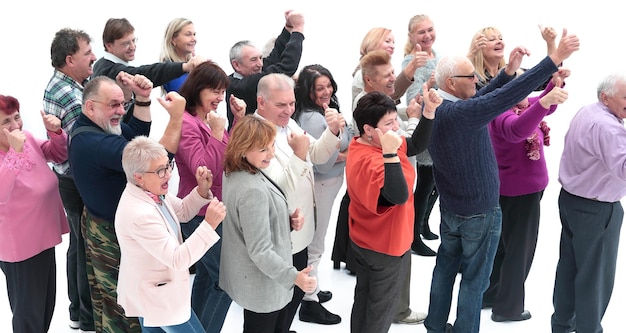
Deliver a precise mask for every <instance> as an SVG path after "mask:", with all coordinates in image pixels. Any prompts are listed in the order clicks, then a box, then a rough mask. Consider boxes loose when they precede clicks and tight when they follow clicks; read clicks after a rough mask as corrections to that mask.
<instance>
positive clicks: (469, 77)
mask: <svg viewBox="0 0 626 333" xmlns="http://www.w3.org/2000/svg"><path fill="white" fill-rule="evenodd" d="M450 77H451V78H455V77H464V78H466V79H472V80H473V79H474V78H475V77H476V73H473V74H469V75H452V76H450Z"/></svg>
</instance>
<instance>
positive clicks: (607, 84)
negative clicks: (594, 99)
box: [598, 73, 626, 100]
mask: <svg viewBox="0 0 626 333" xmlns="http://www.w3.org/2000/svg"><path fill="white" fill-rule="evenodd" d="M618 83H626V74H624V73H613V74H610V75H608V76H607V77H605V78H604V79H603V80H602V81H601V82H600V84H599V85H598V100H600V98H601V95H602V93H605V94H606V95H607V96H615V94H616V93H617V84H618Z"/></svg>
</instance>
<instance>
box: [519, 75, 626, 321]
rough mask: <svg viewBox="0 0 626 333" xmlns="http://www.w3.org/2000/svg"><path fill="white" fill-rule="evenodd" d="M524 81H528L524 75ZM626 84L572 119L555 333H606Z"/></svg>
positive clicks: (614, 81) (604, 92) (625, 143)
mask: <svg viewBox="0 0 626 333" xmlns="http://www.w3.org/2000/svg"><path fill="white" fill-rule="evenodd" d="M524 75H525V74H524ZM625 95H626V76H625V75H623V74H611V75H609V76H607V77H606V78H605V79H603V80H602V82H601V83H600V85H599V86H598V102H596V103H593V104H590V105H587V106H585V107H583V108H581V109H580V111H578V113H577V114H576V115H575V116H574V118H572V121H571V123H570V127H569V130H568V131H567V134H566V135H565V145H564V147H563V155H562V156H561V165H560V168H559V182H560V183H561V186H562V188H561V193H560V195H559V214H560V216H561V224H562V231H561V245H560V251H559V254H560V257H559V263H558V265H557V268H556V279H555V282H554V295H553V297H552V300H553V303H554V313H553V314H552V332H554V333H566V332H572V331H577V332H602V325H601V321H602V317H603V316H604V313H605V312H606V309H607V307H608V305H609V300H610V298H611V293H612V292H613V284H614V282H615V269H616V263H617V253H618V248H619V237H620V229H621V227H622V221H623V219H624V210H623V208H622V205H621V203H620V200H621V199H622V198H623V197H624V196H625V195H626V176H625V174H626V172H625V171H626V167H624V166H625V165H626V129H624V120H623V119H624V118H626V111H624V110H626V101H624V97H623V96H625Z"/></svg>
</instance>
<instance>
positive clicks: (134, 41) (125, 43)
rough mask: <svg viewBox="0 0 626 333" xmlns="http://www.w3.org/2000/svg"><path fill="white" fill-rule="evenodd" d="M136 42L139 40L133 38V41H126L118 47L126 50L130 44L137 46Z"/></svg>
mask: <svg viewBox="0 0 626 333" xmlns="http://www.w3.org/2000/svg"><path fill="white" fill-rule="evenodd" d="M138 40H139V38H133V39H131V40H127V41H125V42H122V43H121V44H120V45H121V46H122V47H123V48H125V49H127V48H129V47H130V45H131V44H133V45H137V41H138Z"/></svg>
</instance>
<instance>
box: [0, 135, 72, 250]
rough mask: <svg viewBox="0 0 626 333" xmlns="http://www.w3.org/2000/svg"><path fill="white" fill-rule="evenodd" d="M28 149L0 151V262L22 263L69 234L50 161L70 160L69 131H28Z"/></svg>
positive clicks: (26, 145) (26, 146) (25, 147)
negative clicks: (38, 136) (42, 135)
mask: <svg viewBox="0 0 626 333" xmlns="http://www.w3.org/2000/svg"><path fill="white" fill-rule="evenodd" d="M24 133H25V134H26V143H25V144H24V150H23V151H22V152H21V153H17V152H16V151H15V150H13V149H12V148H11V149H9V151H8V152H4V151H0V182H1V183H2V185H1V186H0V260H1V261H5V262H18V261H22V260H25V259H28V258H31V257H33V256H35V255H37V254H39V253H41V252H42V251H44V250H47V249H49V248H51V247H54V246H55V245H57V244H59V243H61V235H62V234H65V233H68V232H69V226H68V224H67V219H66V218H65V211H64V210H63V204H62V202H61V196H60V195H59V188H58V180H57V177H56V176H55V175H54V173H53V172H52V170H51V169H50V166H49V165H48V163H47V162H56V163H61V162H63V161H65V160H67V136H66V134H65V132H62V133H61V134H55V133H51V132H48V134H49V135H50V140H42V139H36V138H34V137H33V136H32V134H30V133H28V132H26V131H24Z"/></svg>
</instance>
